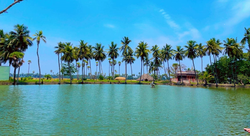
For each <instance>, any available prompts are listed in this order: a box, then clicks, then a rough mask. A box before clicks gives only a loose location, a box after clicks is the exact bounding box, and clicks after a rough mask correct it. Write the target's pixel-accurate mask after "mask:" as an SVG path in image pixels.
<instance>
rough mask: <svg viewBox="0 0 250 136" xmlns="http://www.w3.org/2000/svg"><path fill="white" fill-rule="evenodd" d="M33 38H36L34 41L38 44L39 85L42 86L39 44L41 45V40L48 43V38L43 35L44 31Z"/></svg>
mask: <svg viewBox="0 0 250 136" xmlns="http://www.w3.org/2000/svg"><path fill="white" fill-rule="evenodd" d="M33 36H35V38H33V40H36V43H37V58H38V68H39V84H40V80H41V68H40V60H39V54H38V50H39V44H40V41H41V40H42V41H43V42H44V43H46V37H45V36H44V35H43V31H38V32H37V33H35V34H34V35H33Z"/></svg>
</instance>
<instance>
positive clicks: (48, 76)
mask: <svg viewBox="0 0 250 136" xmlns="http://www.w3.org/2000/svg"><path fill="white" fill-rule="evenodd" d="M44 77H45V78H47V80H49V79H51V78H52V77H51V75H50V74H46V75H44Z"/></svg>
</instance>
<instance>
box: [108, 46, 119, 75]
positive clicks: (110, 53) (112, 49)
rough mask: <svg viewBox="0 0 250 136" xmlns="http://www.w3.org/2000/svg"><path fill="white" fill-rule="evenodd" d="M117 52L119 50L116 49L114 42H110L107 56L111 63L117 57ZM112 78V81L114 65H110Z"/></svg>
mask: <svg viewBox="0 0 250 136" xmlns="http://www.w3.org/2000/svg"><path fill="white" fill-rule="evenodd" d="M118 50H119V49H118V47H117V44H115V43H114V42H111V45H110V46H109V50H108V56H109V57H110V58H111V59H112V61H113V62H114V60H115V59H116V58H117V57H118V56H119V53H118ZM112 76H113V79H114V78H115V75H114V65H112Z"/></svg>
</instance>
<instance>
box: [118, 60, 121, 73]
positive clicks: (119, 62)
mask: <svg viewBox="0 0 250 136" xmlns="http://www.w3.org/2000/svg"><path fill="white" fill-rule="evenodd" d="M118 64H119V75H120V66H121V61H118Z"/></svg>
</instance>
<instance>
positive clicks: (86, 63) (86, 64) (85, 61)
mask: <svg viewBox="0 0 250 136" xmlns="http://www.w3.org/2000/svg"><path fill="white" fill-rule="evenodd" d="M84 64H85V66H86V74H85V76H84V78H86V76H87V78H88V73H87V68H88V61H87V60H84ZM84 69H85V67H84ZM84 73H85V70H84Z"/></svg>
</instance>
